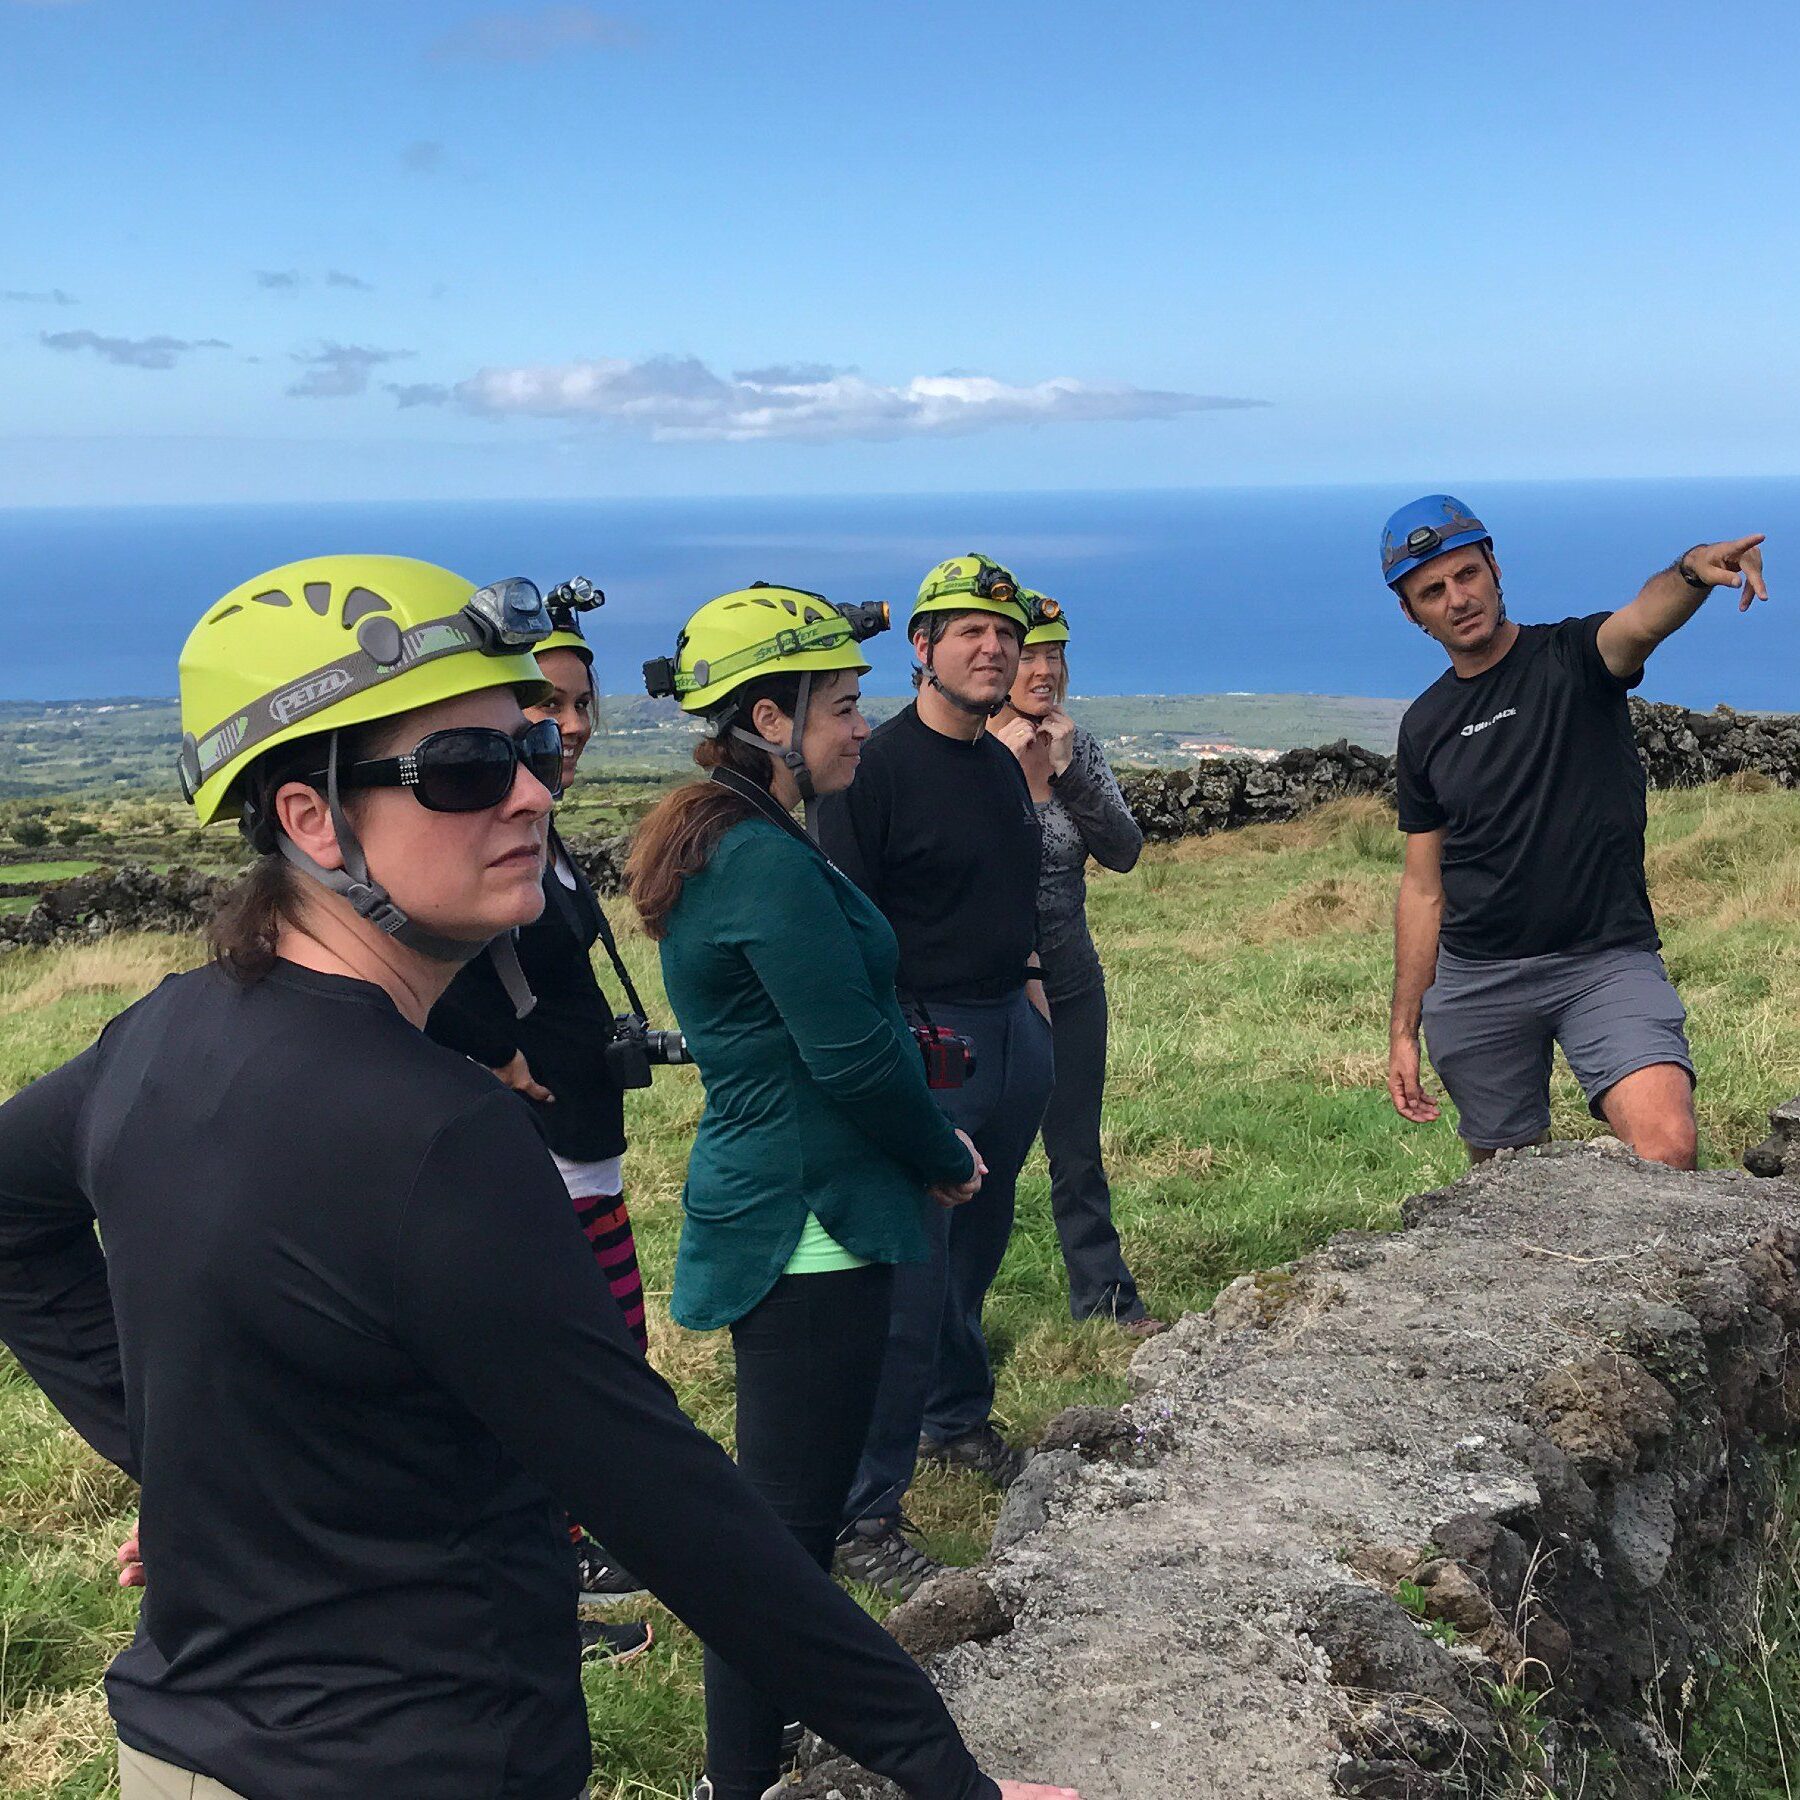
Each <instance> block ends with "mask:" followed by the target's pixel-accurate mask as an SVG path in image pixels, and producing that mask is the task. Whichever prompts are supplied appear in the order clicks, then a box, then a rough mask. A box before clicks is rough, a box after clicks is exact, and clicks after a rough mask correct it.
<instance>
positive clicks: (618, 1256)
mask: <svg viewBox="0 0 1800 1800" xmlns="http://www.w3.org/2000/svg"><path fill="white" fill-rule="evenodd" d="M575 1218H576V1221H577V1223H578V1224H579V1225H580V1226H581V1230H582V1235H583V1236H584V1237H586V1239H587V1241H588V1243H589V1245H590V1246H591V1247H592V1249H593V1252H594V1261H595V1262H597V1263H598V1264H599V1265H600V1272H601V1273H602V1274H603V1275H604V1276H605V1277H606V1285H607V1286H608V1287H610V1288H611V1289H612V1296H613V1298H614V1299H615V1300H616V1301H618V1303H619V1311H620V1312H622V1313H623V1314H624V1315H625V1323H626V1325H627V1326H628V1327H630V1330H631V1335H632V1336H633V1337H634V1338H636V1339H637V1341H638V1348H639V1349H640V1350H642V1351H643V1352H644V1353H645V1355H648V1354H649V1353H650V1333H649V1331H648V1330H647V1329H646V1328H645V1323H644V1282H643V1277H642V1276H640V1275H639V1273H638V1260H637V1240H636V1239H635V1238H634V1237H633V1236H632V1234H631V1214H630V1213H628V1212H627V1211H626V1210H625V1196H624V1195H623V1194H593V1195H588V1196H584V1197H581V1198H578V1199H577V1200H576V1202H575Z"/></svg>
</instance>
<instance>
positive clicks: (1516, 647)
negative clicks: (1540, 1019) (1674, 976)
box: [1398, 613, 1658, 962]
mask: <svg viewBox="0 0 1800 1800" xmlns="http://www.w3.org/2000/svg"><path fill="white" fill-rule="evenodd" d="M1610 616H1611V615H1610V614H1608V613H1594V614H1592V615H1591V616H1589V617H1588V618H1585V619H1564V620H1563V621H1562V623H1561V624H1560V625H1522V626H1520V627H1519V636H1518V639H1517V641H1516V642H1515V643H1514V644H1513V647H1512V648H1511V649H1510V650H1509V651H1507V653H1506V654H1505V655H1504V656H1503V657H1501V659H1500V660H1499V661H1498V662H1497V663H1495V664H1494V666H1493V667H1492V668H1491V669H1488V670H1485V671H1484V672H1483V673H1482V674H1480V675H1475V676H1471V677H1469V678H1468V679H1467V680H1464V679H1463V678H1462V677H1461V676H1459V675H1457V674H1456V672H1455V671H1454V670H1450V671H1447V672H1446V673H1445V674H1443V675H1441V676H1439V678H1438V679H1437V680H1436V681H1435V682H1433V683H1432V685H1431V686H1430V687H1428V688H1427V689H1426V690H1425V692H1424V693H1423V694H1421V695H1420V696H1419V698H1418V699H1417V700H1415V701H1414V702H1413V703H1412V705H1411V706H1410V707H1408V708H1407V711H1406V717H1405V718H1404V719H1402V720H1401V721H1400V754H1399V759H1398V762H1399V769H1398V781H1399V803H1400V829H1401V830H1402V831H1438V830H1440V829H1441V830H1442V831H1443V833H1444V864H1443V867H1444V920H1443V927H1442V931H1441V942H1442V943H1443V945H1444V947H1445V948H1446V949H1448V950H1450V951H1452V952H1453V953H1454V954H1455V955H1457V956H1465V957H1470V958H1473V959H1475V960H1477V961H1487V962H1496V961H1503V960H1506V959H1509V958H1512V957H1520V956H1544V955H1548V954H1550V953H1552V952H1558V951H1571V950H1602V949H1609V948H1613V947H1619V946H1636V947H1641V948H1644V949H1650V950H1654V949H1655V948H1656V947H1657V943H1658V939H1657V935H1656V921H1655V919H1654V917H1653V916H1652V915H1651V911H1650V895H1649V892H1648V890H1647V889H1646V888H1645V885H1644V766H1643V763H1642V762H1641V761H1640V760H1639V758H1638V753H1637V740H1636V737H1635V736H1634V735H1633V732H1632V729H1631V714H1630V712H1629V710H1628V709H1627V706H1626V703H1625V696H1626V694H1627V693H1628V691H1629V690H1630V689H1631V688H1633V687H1635V686H1636V685H1637V683H1638V682H1639V681H1640V680H1642V679H1643V674H1642V671H1641V670H1640V671H1639V672H1638V674H1636V675H1634V676H1632V677H1631V679H1630V680H1628V681H1621V680H1620V679H1619V678H1618V677H1617V676H1616V675H1614V674H1613V673H1612V671H1611V670H1610V669H1608V668H1607V666H1606V663H1605V660H1604V659H1603V658H1602V656H1601V654H1600V650H1599V646H1598V644H1597V643H1596V641H1595V639H1596V637H1597V635H1598V633H1599V630H1600V627H1601V625H1602V624H1603V623H1604V622H1605V621H1606V619H1608V618H1609V617H1610Z"/></svg>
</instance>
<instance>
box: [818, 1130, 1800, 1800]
mask: <svg viewBox="0 0 1800 1800" xmlns="http://www.w3.org/2000/svg"><path fill="white" fill-rule="evenodd" d="M1796 1352H1800V1187H1796V1186H1794V1185H1792V1184H1790V1183H1787V1182H1761V1181H1756V1180H1753V1179H1752V1178H1750V1177H1749V1176H1746V1175H1737V1174H1704V1175H1689V1174H1682V1173H1678V1172H1676V1171H1673V1170H1669V1169H1664V1168H1660V1167H1655V1166H1651V1165H1647V1164H1643V1163H1639V1162H1638V1161H1636V1160H1635V1159H1634V1158H1632V1157H1630V1156H1629V1155H1627V1154H1622V1153H1615V1154H1610V1155H1609V1154H1607V1153H1605V1152H1604V1151H1601V1150H1598V1149H1594V1148H1587V1147H1579V1148H1578V1147H1575V1146H1555V1147H1553V1148H1551V1149H1549V1150H1546V1151H1543V1152H1536V1153H1529V1152H1528V1153H1520V1154H1516V1155H1510V1156H1503V1157H1501V1158H1500V1159H1497V1160H1496V1161H1495V1162H1494V1163H1492V1164H1490V1165H1488V1166H1486V1167H1485V1168H1482V1169H1479V1170H1477V1171H1475V1172H1473V1173H1472V1174H1471V1175H1469V1176H1468V1177H1467V1178H1465V1179H1464V1180H1462V1181H1459V1182H1458V1183H1456V1184H1455V1185H1454V1186H1452V1187H1449V1188H1445V1189H1442V1190H1440V1191H1438V1192H1436V1193H1432V1194H1427V1195H1424V1196H1423V1197H1421V1198H1419V1199H1416V1200H1413V1201H1411V1202H1409V1203H1408V1205H1407V1207H1406V1209H1405V1229H1403V1230H1402V1231H1400V1232H1397V1233H1394V1234H1392V1235H1390V1236H1380V1235H1375V1234H1370V1233H1361V1232H1353V1233H1346V1234H1344V1235H1342V1236H1340V1237H1338V1238H1337V1239H1335V1240H1334V1241H1333V1242H1332V1243H1331V1244H1330V1245H1329V1246H1327V1247H1326V1248H1325V1249H1323V1250H1321V1251H1319V1252H1317V1253H1315V1254H1314V1255H1312V1256H1308V1257H1306V1258H1304V1259H1302V1260H1301V1261H1300V1262H1298V1263H1296V1264H1294V1265H1291V1266H1290V1267H1288V1268H1285V1269H1282V1270H1278V1271H1269V1272H1266V1273H1265V1274H1264V1275H1261V1276H1250V1277H1245V1278H1243V1279H1242V1280H1240V1281H1238V1282H1235V1283H1233V1284H1232V1286H1230V1287H1228V1288H1227V1289H1226V1290H1225V1291H1224V1292H1223V1293H1222V1294H1221V1295H1220V1297H1219V1300H1218V1303H1217V1304H1216V1305H1215V1306H1214V1308H1213V1309H1212V1311H1211V1313H1210V1314H1208V1315H1204V1316H1198V1315H1194V1316H1189V1317H1188V1318H1186V1319H1183V1320H1182V1321H1181V1322H1180V1323H1179V1324H1178V1325H1177V1326H1176V1327H1175V1328H1174V1329H1173V1330H1172V1331H1170V1332H1169V1333H1167V1334H1166V1335H1165V1336H1163V1337H1161V1338H1158V1339H1156V1340H1155V1341H1153V1342H1152V1343H1150V1344H1148V1345H1146V1346H1145V1347H1144V1348H1143V1349H1142V1350H1141V1351H1140V1352H1139V1353H1138V1355H1137V1357H1136V1359H1135V1361H1134V1363H1133V1366H1132V1388H1133V1398H1132V1399H1131V1401H1130V1402H1129V1404H1128V1405H1127V1406H1126V1407H1125V1408H1124V1409H1123V1411H1122V1412H1121V1413H1120V1414H1118V1415H1114V1417H1113V1422H1112V1423H1110V1424H1109V1423H1107V1422H1106V1416H1105V1415H1103V1414H1095V1413H1094V1410H1093V1409H1091V1408H1090V1409H1083V1414H1082V1416H1076V1417H1065V1420H1064V1421H1062V1422H1060V1423H1059V1424H1058V1426H1057V1427H1056V1432H1055V1435H1056V1441H1057V1443H1058V1445H1059V1448H1058V1449H1057V1450H1056V1451H1054V1452H1053V1453H1052V1454H1050V1455H1048V1456H1046V1457H1044V1458H1043V1459H1041V1461H1040V1463H1039V1465H1038V1466H1037V1468H1036V1470H1034V1471H1032V1472H1030V1473H1028V1476H1027V1483H1028V1484H1029V1491H1027V1492H1023V1493H1020V1492H1015V1494H1014V1495H1013V1496H1012V1497H1010V1498H1009V1501H1008V1504H1007V1507H1006V1511H1005V1514H1003V1517H1002V1533H1001V1536H1002V1539H1003V1540H1004V1541H1003V1546H1002V1547H1001V1548H999V1549H997V1550H996V1552H995V1554H994V1555H993V1557H992V1558H991V1560H990V1562H989V1563H988V1564H987V1565H986V1566H984V1567H983V1569H981V1570H980V1571H979V1572H978V1576H977V1577H971V1576H969V1575H967V1574H964V1575H962V1576H960V1577H959V1578H958V1579H959V1582H960V1583H961V1584H962V1587H963V1590H964V1591H963V1592H961V1593H960V1595H959V1596H958V1597H956V1598H955V1599H954V1601H952V1602H946V1603H944V1604H941V1605H939V1604H938V1603H936V1602H935V1601H934V1599H933V1596H932V1590H931V1589H930V1588H929V1587H928V1588H927V1589H926V1590H924V1591H923V1593H922V1594H921V1595H920V1597H919V1598H918V1599H917V1600H915V1601H914V1602H912V1603H911V1605H910V1606H909V1607H906V1608H902V1609H901V1611H900V1612H899V1613H897V1614H896V1615H894V1617H895V1620H896V1622H897V1626H898V1628H899V1629H901V1630H902V1631H903V1632H906V1633H914V1632H916V1633H917V1635H916V1636H911V1637H909V1641H912V1642H915V1643H916V1644H918V1645H919V1646H920V1647H921V1648H926V1647H929V1648H932V1649H937V1648H938V1646H939V1645H941V1644H942V1642H943V1639H944V1635H945V1633H944V1631H943V1630H941V1629H940V1630H936V1631H927V1630H925V1629H924V1626H925V1624H926V1621H925V1620H923V1619H920V1620H918V1621H917V1623H916V1624H915V1621H914V1617H913V1615H914V1614H915V1613H917V1612H918V1611H919V1610H920V1609H922V1608H927V1607H934V1608H935V1622H937V1623H938V1624H940V1625H941V1624H942V1623H943V1622H944V1621H946V1620H949V1619H951V1618H954V1617H958V1616H962V1617H968V1618H970V1619H972V1620H974V1621H977V1622H978V1623H979V1627H980V1629H979V1633H977V1634H972V1635H978V1636H979V1637H980V1638H981V1640H982V1641H979V1642H975V1641H971V1642H963V1643H959V1644H957V1645H955V1646H954V1647H953V1648H949V1649H943V1650H939V1652H938V1654H936V1655H935V1657H934V1658H933V1659H932V1662H931V1666H932V1668H933V1670H934V1672H935V1673H936V1675H937V1677H938V1679H939V1682H940V1684H941V1686H942V1687H943V1689H944V1692H945V1694H946V1697H947V1698H948V1699H949V1702H950V1704H951V1707H952V1710H953V1711H954V1712H955V1713H956V1714H957V1716H958V1718H959V1719H960V1721H961V1723H962V1725H963V1727H964V1729H965V1731H966V1732H967V1734H968V1736H969V1738H970V1741H971V1743H972V1744H973V1745H974V1746H975V1748H976V1750H977V1752H978V1754H979V1755H980V1756H981V1758H982V1760H983V1762H984V1764H985V1765H986V1766H987V1767H989V1768H990V1769H991V1770H993V1771H995V1772H996V1773H999V1774H1005V1775H1014V1776H1019V1777H1031V1778H1036V1779H1040V1780H1057V1781H1063V1782H1067V1783H1070V1784H1072V1785H1075V1786H1078V1787H1079V1788H1080V1790H1081V1792H1082V1794H1083V1795H1084V1797H1085V1800H1128V1797H1129V1800H1136V1797H1138V1796H1141V1795H1144V1794H1181V1795H1184V1796H1193V1797H1194V1800H1326V1797H1327V1796H1334V1795H1361V1796H1366V1797H1368V1800H1376V1797H1382V1796H1395V1797H1398V1796H1407V1797H1409V1800H1451V1797H1452V1796H1470V1797H1477V1796H1495V1797H1498V1796H1500V1795H1508V1794H1517V1793H1523V1792H1527V1791H1530V1792H1546V1793H1557V1794H1576V1793H1587V1794H1591V1795H1605V1794H1610V1795H1614V1796H1625V1797H1631V1800H1651V1797H1652V1796H1658V1797H1660V1796H1661V1795H1662V1794H1663V1793H1664V1792H1665V1790H1666V1787H1667V1785H1668V1782H1669V1780H1670V1777H1671V1761H1670V1754H1671V1752H1670V1745H1671V1733H1672V1732H1673V1731H1675V1730H1676V1729H1677V1728H1678V1725H1677V1722H1678V1720H1679V1718H1680V1716H1681V1713H1682V1710H1683V1708H1684V1707H1685V1706H1687V1705H1689V1704H1690V1703H1691V1701H1692V1698H1693V1695H1694V1692H1695V1685H1696V1684H1695V1677H1696V1675H1697V1673H1698V1672H1699V1670H1700V1669H1701V1667H1702V1666H1703V1664H1704V1663H1705V1662H1706V1661H1707V1659H1708V1656H1709V1654H1710V1653H1713V1652H1718V1653H1723V1654H1725V1655H1727V1656H1729V1655H1730V1654H1731V1653H1732V1651H1733V1649H1734V1647H1735V1646H1736V1645H1737V1644H1738V1642H1739V1641H1740V1639H1741V1637H1742V1635H1743V1634H1744V1633H1745V1631H1746V1630H1747V1628H1748V1625H1749V1623H1750V1620H1751V1618H1752V1613H1753V1597H1754V1588H1755V1581H1756V1575H1757V1570H1758V1566H1759V1562H1760V1559H1761V1555H1762V1552H1763V1527H1764V1524H1765V1522H1766V1519H1767V1516H1768V1512H1767V1502H1768V1494H1769V1469H1768V1456H1767V1450H1766V1448H1765V1446H1766V1445H1768V1444H1769V1443H1771V1442H1777V1441H1787V1440H1791V1439H1792V1438H1794V1437H1795V1435H1796V1433H1797V1431H1800V1375H1793V1374H1791V1373H1790V1367H1791V1366H1792V1367H1800V1361H1797V1360H1796ZM1024 1485H1025V1484H1022V1486H1024ZM984 1596H985V1598H984ZM989 1602H991V1605H990V1604H989ZM1534 1783H1535V1785H1534ZM799 1792H800V1794H802V1795H806V1794H811V1795H817V1796H821V1797H822V1796H824V1795H826V1794H829V1793H833V1792H835V1793H838V1794H841V1795H843V1796H844V1797H845V1800H873V1797H874V1796H877V1795H881V1794H884V1793H886V1792H887V1790H885V1789H883V1788H882V1787H880V1785H879V1784H874V1783H871V1782H870V1781H869V1779H868V1778H867V1777H866V1776H863V1775H861V1774H860V1773H858V1772H856V1771H855V1770H854V1769H852V1768H850V1767H849V1766H848V1765H846V1764H844V1763H843V1762H841V1761H837V1762H835V1763H832V1764H829V1765H825V1766H823V1767H821V1768H819V1769H815V1770H814V1771H813V1772H812V1774H811V1775H810V1776H809V1777H808V1781H807V1783H806V1784H803V1786H802V1787H801V1789H800V1790H799Z"/></svg>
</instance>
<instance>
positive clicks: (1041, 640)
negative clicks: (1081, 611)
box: [1019, 588, 1069, 648]
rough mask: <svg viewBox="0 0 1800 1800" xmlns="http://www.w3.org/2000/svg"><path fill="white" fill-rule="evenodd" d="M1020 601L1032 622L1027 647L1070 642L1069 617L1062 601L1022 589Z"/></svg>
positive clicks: (1027, 632)
mask: <svg viewBox="0 0 1800 1800" xmlns="http://www.w3.org/2000/svg"><path fill="white" fill-rule="evenodd" d="M1019 599H1020V601H1021V602H1022V603H1023V605H1024V607H1025V616H1026V618H1027V619H1028V620H1029V621H1030V623H1029V626H1028V629H1027V630H1026V633H1025V643H1026V647H1027V648H1029V647H1030V646H1031V645H1033V644H1066V643H1067V642H1068V641H1069V615H1068V614H1067V613H1065V612H1064V611H1063V609H1062V602H1061V601H1060V600H1052V599H1051V598H1050V596H1049V595H1048V594H1040V593H1039V592H1038V591H1037V590H1036V589H1035V588H1020V589H1019Z"/></svg>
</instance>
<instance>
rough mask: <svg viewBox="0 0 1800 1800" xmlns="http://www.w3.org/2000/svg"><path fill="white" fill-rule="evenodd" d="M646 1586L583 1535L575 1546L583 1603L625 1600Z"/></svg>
mask: <svg viewBox="0 0 1800 1800" xmlns="http://www.w3.org/2000/svg"><path fill="white" fill-rule="evenodd" d="M643 1591H644V1584H643V1583H642V1582H641V1581H639V1580H638V1578H637V1577H636V1576H635V1575H633V1574H632V1573H631V1571H630V1570H629V1569H623V1568H621V1567H620V1566H619V1565H618V1564H617V1563H616V1562H614V1561H613V1559H612V1555H611V1553H610V1552H609V1551H607V1550H605V1549H603V1548H602V1547H601V1546H600V1545H599V1544H596V1543H595V1542H594V1540H593V1539H592V1538H591V1537H588V1536H586V1535H583V1536H582V1538H581V1539H580V1540H579V1541H578V1542H577V1543H576V1545H575V1592H576V1593H577V1594H578V1595H580V1597H581V1598H582V1599H583V1600H625V1599H629V1598H630V1597H631V1596H632V1595H634V1594H641V1593H643Z"/></svg>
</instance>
